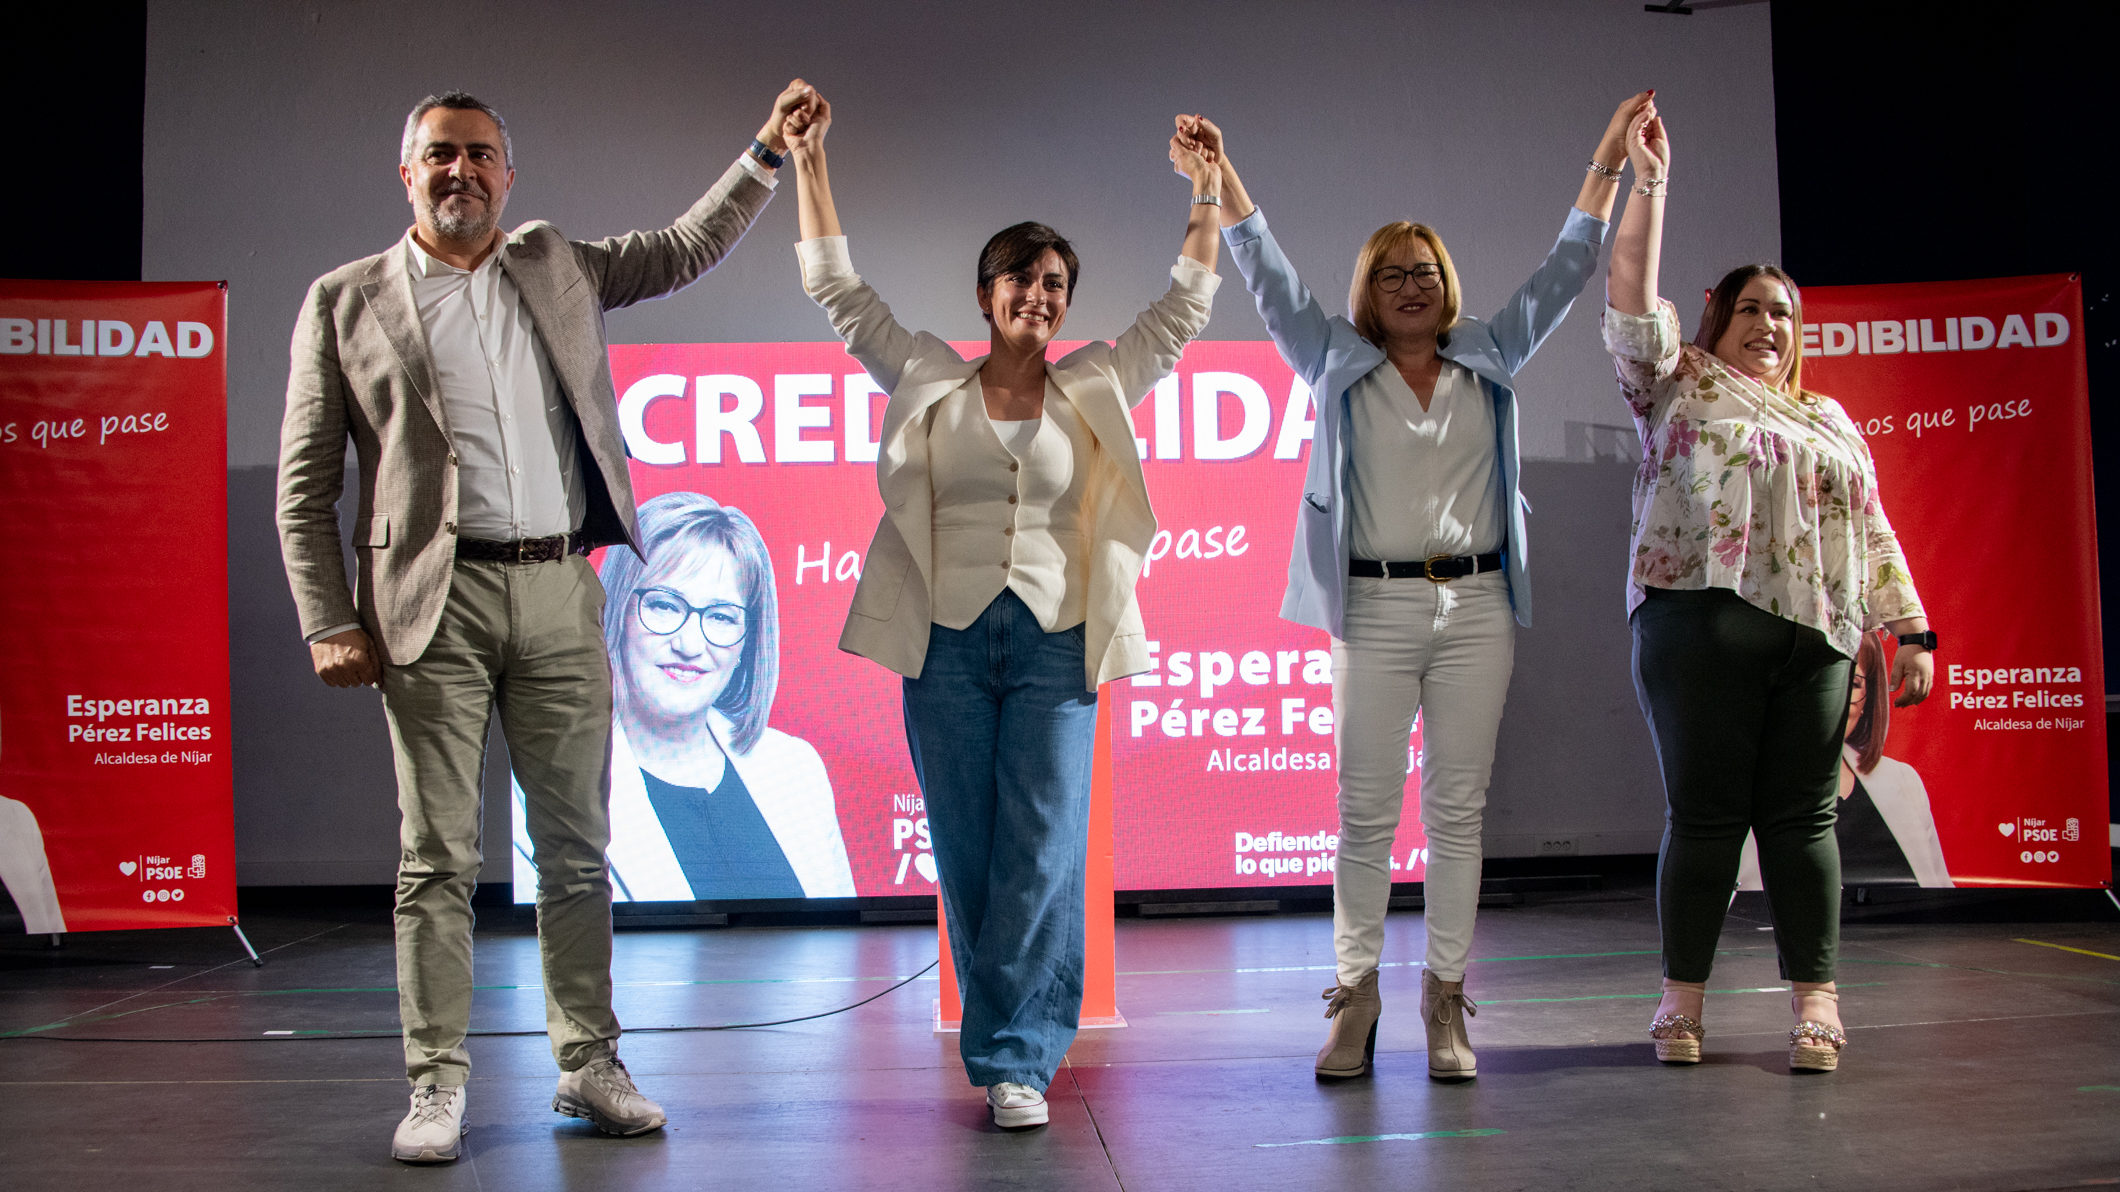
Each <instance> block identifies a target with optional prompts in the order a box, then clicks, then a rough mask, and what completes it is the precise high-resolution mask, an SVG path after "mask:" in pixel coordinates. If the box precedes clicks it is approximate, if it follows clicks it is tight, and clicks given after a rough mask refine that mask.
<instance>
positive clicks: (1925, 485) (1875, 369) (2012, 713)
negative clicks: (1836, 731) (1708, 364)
mask: <svg viewBox="0 0 2120 1192" xmlns="http://www.w3.org/2000/svg"><path fill="white" fill-rule="evenodd" d="M1804 320H1805V322H1804V327H1803V334H1804V356H1805V360H1804V366H1803V380H1804V387H1805V388H1807V389H1812V390H1815V391H1817V392H1821V393H1824V394H1827V395H1829V396H1831V397H1833V398H1836V399H1838V400H1839V402H1840V403H1841V405H1842V406H1843V407H1845V408H1846V409H1847V411H1848V414H1849V415H1850V416H1851V417H1852V418H1854V420H1855V422H1856V424H1857V425H1858V426H1861V427H1862V428H1863V433H1864V435H1865V437H1866V438H1867V439H1868V441H1869V444H1870V451H1871V454H1872V455H1873V456H1875V458H1876V462H1877V473H1878V483H1879V485H1880V486H1881V488H1882V491H1883V496H1884V502H1885V509H1886V511H1887V512H1888V514H1889V515H1890V516H1891V519H1892V525H1893V528H1894V529H1895V530H1896V531H1897V532H1898V534H1899V540H1900V543H1901V545H1902V546H1903V548H1904V549H1905V552H1906V556H1907V564H1908V567H1909V568H1910V569H1911V571H1912V572H1913V576H1914V583H1915V586H1916V587H1917V588H1918V589H1919V590H1920V592H1921V598H1922V602H1923V604H1924V605H1925V606H1926V608H1927V611H1928V615H1929V622H1930V624H1931V625H1932V626H1933V627H1934V628H1935V629H1936V631H1937V634H1938V637H1939V639H1940V640H1939V649H1938V650H1937V653H1936V686H1935V690H1934V693H1933V694H1932V695H1930V697H1929V698H1928V700H1927V702H1925V703H1923V704H1921V705H1919V706H1917V707H1914V708H1903V709H1894V710H1893V711H1892V714H1891V720H1890V723H1889V732H1888V735H1887V737H1886V741H1885V746H1884V750H1883V757H1882V759H1881V760H1880V762H1879V763H1878V771H1877V772H1876V773H1877V776H1878V778H1877V780H1875V781H1872V782H1871V785H1872V786H1873V790H1872V794H1873V795H1875V794H1878V793H1879V792H1880V790H1883V789H1885V788H1887V787H1889V788H1890V789H1891V790H1892V791H1894V792H1905V794H1906V798H1907V799H1909V800H1911V805H1912V806H1913V807H1914V809H1915V810H1918V804H1919V802H1920V801H1921V800H1922V799H1923V797H1924V796H1925V800H1926V804H1927V810H1928V812H1929V814H1930V815H1931V816H1932V817H1933V820H1934V826H1935V840H1936V846H1937V847H1940V850H1941V853H1942V857H1941V861H1942V866H1941V868H1942V869H1943V870H1945V871H1947V872H1948V875H1949V878H1950V881H1951V882H1952V883H1953V884H1956V885H1963V886H1975V885H1977V886H2082V887H2090V886H2109V885H2111V884H2112V852H2111V849H2110V847H2109V841H2108V839H2107V836H2108V832H2107V827H2106V821H2107V818H2108V812H2109V809H2108V805H2107V793H2106V781H2107V780H2106V739H2105V690H2106V687H2105V674H2104V667H2103V661H2102V660H2103V657H2104V654H2103V646H2102V642H2101V637H2100V626H2099V606H2098V535H2097V525H2096V523H2095V520H2094V516H2093V510H2092V488H2091V483H2092V482H2091V439H2090V398H2089V384H2088V380H2087V376H2086V371H2085V365H2084V352H2083V341H2082V335H2083V295H2082V287H2081V284H2080V283H2079V281H2078V280H2077V279H2076V278H2075V277H2073V276H2061V275H2056V276H2044V277H2019V278H2000V279H1993V280H1987V281H1962V282H1932V283H1922V284H1909V285H1879V286H1832V287H1826V286H1819V287H1813V288H1811V289H1807V290H1805V291H1804ZM1866 781H1868V780H1866ZM1894 797H1898V796H1897V795H1895V796H1894ZM1878 804H1879V807H1880V809H1881V810H1884V809H1887V806H1888V805H1887V804H1886V802H1885V800H1883V799H1879V800H1878ZM1886 818H1887V820H1888V821H1891V820H1892V819H1893V817H1892V816H1890V815H1888V816H1887V817H1886ZM1901 819H1902V820H1907V819H1912V820H1915V821H1918V819H1919V816H1918V815H1915V816H1905V815H1903V816H1902V817H1901ZM1917 826H1918V825H1917ZM1892 827H1893V829H1894V833H1895V835H1896V836H1898V837H1899V839H1900V843H1901V845H1902V848H1906V849H1910V850H1911V849H1918V848H1920V847H1921V846H1920V845H1919V844H1916V843H1910V842H1909V836H1910V833H1909V831H1907V830H1906V829H1905V827H1904V825H1903V823H1901V822H1894V823H1892ZM1909 859H1910V860H1918V858H1916V857H1914V855H1913V853H1912V852H1911V851H1910V852H1909ZM1916 869H1917V872H1918V871H1919V870H1920V869H1921V866H1920V865H1919V864H1917V865H1916ZM1925 884H1941V883H1940V882H1925Z"/></svg>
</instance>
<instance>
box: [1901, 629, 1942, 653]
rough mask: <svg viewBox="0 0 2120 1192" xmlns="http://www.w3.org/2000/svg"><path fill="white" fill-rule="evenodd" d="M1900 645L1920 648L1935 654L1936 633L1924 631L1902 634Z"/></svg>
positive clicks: (1929, 630)
mask: <svg viewBox="0 0 2120 1192" xmlns="http://www.w3.org/2000/svg"><path fill="white" fill-rule="evenodd" d="M1899 644H1900V645H1902V646H1920V647H1921V648H1923V649H1925V650H1929V651H1932V652H1933V651H1934V650H1935V649H1936V631H1935V630H1933V629H1924V630H1922V631H1921V632H1920V633H1902V634H1900V635H1899Z"/></svg>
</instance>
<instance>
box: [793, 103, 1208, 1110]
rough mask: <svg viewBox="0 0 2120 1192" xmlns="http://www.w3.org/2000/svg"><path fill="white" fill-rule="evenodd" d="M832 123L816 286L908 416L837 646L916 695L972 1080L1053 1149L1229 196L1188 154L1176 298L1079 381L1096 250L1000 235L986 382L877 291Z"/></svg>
mask: <svg viewBox="0 0 2120 1192" xmlns="http://www.w3.org/2000/svg"><path fill="white" fill-rule="evenodd" d="M830 119H831V113H830V109H829V107H828V106H827V105H825V104H824V103H823V101H822V100H819V101H817V102H816V103H815V104H813V105H812V108H811V109H810V110H809V111H808V112H805V113H802V114H800V115H798V117H797V119H796V121H795V122H794V124H793V128H792V131H793V135H791V136H790V137H789V142H788V143H789V145H790V153H791V154H792V155H793V157H794V159H795V165H796V178H797V180H798V185H799V186H800V188H801V189H800V195H799V198H798V211H799V213H800V219H801V224H802V243H801V245H800V246H799V248H798V251H799V254H800V256H801V259H802V275H803V286H804V288H805V290H807V291H808V293H809V294H810V296H811V297H812V298H814V299H815V300H816V301H817V302H818V304H819V305H821V306H823V307H824V308H825V311H826V312H827V313H828V314H829V315H830V316H831V320H832V326H833V328H834V329H835V330H836V331H838V333H839V335H840V337H841V338H843V339H844V340H846V342H847V351H848V352H849V353H850V354H851V355H852V356H853V357H854V358H855V359H856V360H858V361H860V362H861V364H862V366H863V367H865V368H867V369H868V371H869V375H870V376H871V377H872V378H874V380H875V382H876V383H877V384H878V385H880V386H882V387H883V388H884V390H885V391H887V392H888V393H889V394H890V403H889V405H888V407H887V408H886V410H885V412H884V417H883V437H882V441H881V444H880V446H879V448H878V456H877V463H876V483H877V488H878V490H879V491H880V492H881V494H882V496H883V503H884V515H883V518H882V521H881V522H880V524H878V526H877V527H876V535H875V538H874V540H873V541H872V542H871V543H870V545H869V551H868V555H867V558H866V559H865V560H864V562H863V566H862V573H861V580H860V583H859V585H858V586H857V587H856V589H855V593H854V600H853V606H852V608H851V609H850V610H849V613H848V616H847V625H846V631H845V632H844V633H843V634H842V635H841V637H840V641H839V644H840V648H842V649H845V650H848V651H851V652H853V653H855V654H859V655H862V656H863V657H866V658H870V659H873V660H874V661H876V662H878V663H881V664H882V665H884V666H886V667H888V668H890V669H891V670H893V671H896V672H897V673H899V674H900V675H902V676H904V678H903V687H904V696H905V720H906V743H907V746H908V748H909V750H910V752H911V755H912V761H913V769H914V772H915V773H916V774H917V775H918V776H919V779H920V784H921V791H922V795H923V797H924V799H925V804H926V812H927V818H928V827H929V831H930V833H931V834H932V836H933V838H934V843H935V864H936V867H937V869H938V870H939V871H940V880H941V886H942V907H943V913H944V914H945V915H946V916H947V922H948V926H949V938H950V955H951V959H952V961H953V963H954V964H955V966H956V974H957V981H958V988H959V990H960V992H961V993H962V996H963V1002H964V1022H963V1031H962V1033H961V1034H960V1035H959V1036H958V1047H959V1052H960V1054H961V1055H962V1057H963V1059H964V1066H965V1072H966V1075H967V1076H968V1077H969V1078H970V1079H971V1082H972V1083H973V1084H975V1085H983V1086H985V1087H986V1091H987V1092H986V1100H987V1105H988V1107H989V1109H990V1111H991V1112H992V1114H993V1118H994V1122H995V1124H997V1125H999V1126H1002V1127H1028V1126H1036V1125H1041V1124H1043V1123H1044V1122H1045V1120H1046V1106H1045V1098H1044V1091H1045V1088H1046V1086H1047V1085H1048V1084H1049V1083H1050V1082H1051V1080H1052V1077H1053V1073H1054V1072H1055V1071H1056V1070H1057V1068H1058V1067H1059V1064H1060V1060H1061V1058H1062V1057H1063V1056H1064V1055H1065V1054H1066V1052H1067V1048H1068V1045H1069V1043H1071V1042H1072V1041H1073V1039H1074V1036H1075V1029H1076V1026H1077V1017H1078V1015H1079V1013H1080V1010H1081V1003H1082V960H1083V941H1082V915H1083V907H1082V879H1083V869H1084V866H1085V863H1086V853H1087V838H1086V837H1087V831H1088V808H1089V784H1090V760H1091V755H1092V752H1093V748H1094V744H1095V740H1094V738H1095V728H1096V720H1097V686H1098V685H1099V684H1101V683H1105V682H1109V681H1111V680H1113V679H1118V678H1121V677H1124V676H1126V675H1131V674H1137V673H1139V672H1141V671H1144V670H1147V669H1148V665H1149V660H1148V653H1147V650H1146V648H1145V643H1144V636H1143V631H1142V625H1141V612H1140V609H1139V607H1138V605H1137V604H1136V602H1135V599H1134V581H1135V579H1136V577H1137V576H1139V574H1140V571H1141V563H1142V559H1143V557H1144V553H1145V552H1146V550H1147V548H1148V544H1149V539H1150V538H1151V537H1152V536H1153V535H1154V534H1155V529H1156V519H1155V514H1154V513H1153V512H1152V511H1151V509H1150V508H1149V502H1148V490H1147V487H1146V486H1145V485H1144V483H1143V481H1142V476H1141V460H1140V458H1139V455H1138V453H1137V452H1136V449H1135V446H1134V427H1133V418H1132V412H1131V411H1132V407H1133V406H1134V404H1135V403H1138V402H1139V401H1140V400H1141V399H1142V398H1143V397H1145V396H1147V395H1148V393H1149V392H1150V390H1151V389H1153V387H1154V386H1155V383H1156V381H1157V380H1159V379H1160V378H1162V377H1163V376H1164V375H1165V374H1167V373H1169V372H1170V370H1171V369H1172V368H1173V367H1174V366H1175V365H1176V364H1177V362H1178V357H1179V355H1180V353H1182V352H1183V350H1184V348H1185V345H1186V343H1187V342H1188V341H1190V340H1191V339H1192V338H1193V337H1194V336H1195V335H1198V334H1199V333H1200V331H1201V329H1202V328H1204V327H1205V326H1206V325H1207V318H1208V312H1209V304H1210V301H1211V300H1212V298H1213V295H1214V290H1215V286H1216V284H1217V279H1216V277H1215V275H1214V272H1213V269H1214V262H1215V256H1216V236H1215V220H1214V218H1213V210H1212V205H1213V204H1214V203H1215V202H1216V201H1217V198H1216V195H1217V191H1216V186H1215V184H1216V175H1215V172H1214V170H1213V169H1211V168H1209V167H1208V166H1207V165H1206V164H1205V163H1204V162H1202V161H1201V160H1200V159H1199V157H1198V156H1197V155H1194V154H1192V153H1189V152H1187V153H1180V152H1179V151H1178V149H1177V147H1176V145H1175V142H1174V143H1173V147H1172V160H1173V161H1174V162H1175V163H1176V164H1177V165H1178V168H1179V170H1180V171H1181V172H1183V173H1185V174H1187V175H1189V176H1190V177H1191V178H1192V180H1193V195H1194V198H1193V206H1192V208H1191V217H1190V219H1189V220H1188V223H1187V226H1186V235H1185V243H1184V247H1183V254H1184V255H1183V256H1182V257H1180V259H1179V260H1178V262H1177V264H1176V265H1175V266H1174V267H1173V268H1172V269H1171V279H1172V280H1171V285H1170V289H1169V290H1168V291H1167V292H1166V293H1165V294H1164V296H1163V297H1162V298H1160V299H1158V300H1157V301H1156V302H1155V303H1154V304H1153V305H1151V306H1150V307H1149V308H1148V310H1147V311H1145V312H1143V313H1142V314H1141V316H1140V317H1139V318H1138V319H1136V320H1135V321H1134V324H1133V326H1132V327H1131V328H1129V329H1128V330H1127V331H1126V333H1125V334H1123V335H1121V336H1120V337H1119V338H1118V340H1117V341H1116V342H1114V343H1101V342H1100V343H1091V344H1089V345H1087V346H1086V347H1083V348H1081V349H1079V350H1077V351H1074V352H1071V353H1069V354H1068V355H1067V356H1065V357H1063V358H1062V359H1060V360H1057V361H1048V360H1047V359H1046V348H1047V346H1048V345H1049V344H1050V343H1051V342H1052V341H1053V339H1054V338H1055V337H1056V336H1057V335H1058V334H1059V331H1060V328H1061V325H1062V324H1063V323H1064V322H1065V320H1066V317H1067V308H1068V303H1069V301H1070V299H1072V298H1073V296H1074V290H1075V282H1076V280H1077V276H1078V274H1079V268H1078V263H1077V261H1076V258H1075V254H1074V250H1073V249H1072V248H1071V247H1070V246H1069V245H1068V243H1067V241H1066V240H1065V239H1063V238H1062V237H1061V236H1060V235H1059V234H1058V233H1056V232H1054V231H1053V230H1052V229H1050V228H1047V227H1045V226H1044V225H1042V224H1031V223H1025V224H1018V225H1016V226H1014V227H1011V228H1008V229H1006V230H1004V231H1003V232H1001V233H1000V234H998V235H996V236H995V237H994V238H993V239H992V240H990V241H988V243H987V245H986V248H985V250H984V251H982V252H981V254H980V257H979V261H978V270H977V277H976V282H975V285H974V287H973V291H972V294H971V295H969V296H970V297H972V298H973V299H974V300H975V301H976V302H977V304H978V308H979V311H980V313H981V315H982V316H983V317H984V318H985V319H986V320H987V322H988V323H989V325H990V332H989V337H988V341H989V350H988V352H987V354H986V355H984V356H981V357H979V358H977V359H974V360H966V359H964V358H963V357H962V356H960V355H958V354H957V352H956V351H955V350H953V349H952V348H951V347H950V346H949V345H948V344H947V343H944V342H943V341H942V340H941V339H939V338H937V337H935V336H933V335H930V334H928V333H926V332H921V333H917V334H916V333H914V332H911V331H908V330H906V329H905V328H904V327H902V326H900V325H899V324H898V322H897V321H896V320H895V319H894V318H892V316H891V311H890V308H889V307H887V306H885V305H884V303H883V301H882V299H880V298H878V297H877V295H876V292H875V291H874V290H872V289H870V288H869V286H868V285H867V284H866V283H865V282H863V281H862V280H861V278H860V277H859V276H857V275H856V274H855V273H854V270H853V267H852V264H851V263H850V259H849V257H848V253H847V241H846V238H845V237H844V236H843V235H841V233H840V227H839V219H838V214H837V210H836V208H835V206H834V204H833V201H832V195H831V188H830V184H829V181H828V179H827V175H826V169H825V155H824V135H825V130H826V128H827V127H828V126H829V124H830Z"/></svg>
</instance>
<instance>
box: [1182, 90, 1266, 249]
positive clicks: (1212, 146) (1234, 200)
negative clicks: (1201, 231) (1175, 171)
mask: <svg viewBox="0 0 2120 1192" xmlns="http://www.w3.org/2000/svg"><path fill="white" fill-rule="evenodd" d="M1177 127H1178V131H1177V134H1176V135H1175V136H1173V137H1171V139H1170V143H1171V154H1172V157H1171V160H1172V161H1174V162H1175V161H1177V160H1178V159H1177V154H1178V153H1180V152H1184V153H1188V154H1190V155H1192V156H1193V157H1195V158H1198V159H1199V160H1200V161H1201V162H1202V163H1203V164H1205V165H1207V166H1210V167H1212V168H1213V169H1214V170H1215V172H1216V173H1217V174H1218V175H1219V179H1218V182H1217V189H1218V191H1219V193H1220V194H1221V196H1222V226H1223V227H1228V226H1229V225H1231V224H1234V223H1236V222H1237V221H1239V220H1241V219H1243V218H1244V217H1245V216H1247V215H1250V214H1251V212H1252V206H1251V196H1250V195H1248V194H1246V193H1245V191H1244V183H1243V181H1242V180H1241V179H1239V178H1238V177H1237V168H1236V167H1235V166H1234V165H1231V164H1230V161H1229V153H1228V150H1227V149H1226V148H1225V146H1224V145H1223V142H1222V130H1221V128H1219V127H1218V126H1216V124H1215V122H1214V121H1212V120H1209V119H1208V118H1207V117H1205V116H1199V115H1193V116H1179V117H1178V118H1177ZM1179 172H1180V173H1183V172H1185V171H1184V170H1183V168H1182V167H1181V169H1180V171H1179ZM1194 181H1195V182H1196V183H1197V181H1198V176H1197V175H1195V176H1194Z"/></svg>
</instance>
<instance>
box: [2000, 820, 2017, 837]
mask: <svg viewBox="0 0 2120 1192" xmlns="http://www.w3.org/2000/svg"><path fill="white" fill-rule="evenodd" d="M1995 830H1996V831H1997V832H2000V833H2002V834H2003V835H2004V836H2014V835H2016V834H2017V825H2016V824H2014V823H2009V824H1996V825H1995Z"/></svg>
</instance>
